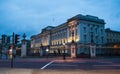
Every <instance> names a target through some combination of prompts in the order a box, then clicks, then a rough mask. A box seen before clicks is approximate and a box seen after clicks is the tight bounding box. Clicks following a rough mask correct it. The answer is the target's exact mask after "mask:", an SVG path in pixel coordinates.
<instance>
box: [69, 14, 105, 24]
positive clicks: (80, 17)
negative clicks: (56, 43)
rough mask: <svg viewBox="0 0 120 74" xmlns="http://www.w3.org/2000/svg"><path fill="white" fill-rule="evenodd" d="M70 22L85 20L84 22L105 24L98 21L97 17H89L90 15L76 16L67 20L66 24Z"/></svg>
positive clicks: (102, 21) (101, 20) (100, 20)
mask: <svg viewBox="0 0 120 74" xmlns="http://www.w3.org/2000/svg"><path fill="white" fill-rule="evenodd" d="M71 20H86V21H91V22H96V23H101V24H105V22H104V20H103V19H99V18H98V17H96V16H91V15H81V14H78V15H76V16H74V17H72V18H70V19H68V22H69V21H71Z"/></svg>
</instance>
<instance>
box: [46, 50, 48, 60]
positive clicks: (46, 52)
mask: <svg viewBox="0 0 120 74" xmlns="http://www.w3.org/2000/svg"><path fill="white" fill-rule="evenodd" d="M48 52H49V49H46V53H47V58H48Z"/></svg>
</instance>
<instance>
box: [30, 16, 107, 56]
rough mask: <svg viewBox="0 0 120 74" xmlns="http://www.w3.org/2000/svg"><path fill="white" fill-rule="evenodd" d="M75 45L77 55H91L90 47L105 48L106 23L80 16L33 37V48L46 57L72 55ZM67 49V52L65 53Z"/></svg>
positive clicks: (92, 17)
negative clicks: (47, 52)
mask: <svg viewBox="0 0 120 74" xmlns="http://www.w3.org/2000/svg"><path fill="white" fill-rule="evenodd" d="M72 43H75V53H76V55H79V54H82V53H84V54H89V46H90V44H91V43H94V45H96V46H103V45H105V43H106V34H105V22H104V20H103V19H99V18H98V17H95V16H91V15H81V14H78V15H76V16H74V17H72V18H69V19H68V20H67V22H65V23H63V24H61V25H58V26H56V27H52V26H48V27H46V28H44V29H42V32H41V33H39V34H38V35H33V36H31V48H33V50H34V52H40V55H44V54H45V53H44V52H46V49H49V53H54V52H56V53H64V52H65V53H66V54H68V55H71V52H74V51H72V50H71V44H72ZM64 49H65V51H64Z"/></svg>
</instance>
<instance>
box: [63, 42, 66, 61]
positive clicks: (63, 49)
mask: <svg viewBox="0 0 120 74" xmlns="http://www.w3.org/2000/svg"><path fill="white" fill-rule="evenodd" d="M63 46H64V48H63V50H64V52H63V60H65V59H66V58H65V43H63Z"/></svg>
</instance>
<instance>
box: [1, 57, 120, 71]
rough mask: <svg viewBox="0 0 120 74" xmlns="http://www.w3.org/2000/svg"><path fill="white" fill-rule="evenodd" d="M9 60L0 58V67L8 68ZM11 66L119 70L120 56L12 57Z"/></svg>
mask: <svg viewBox="0 0 120 74" xmlns="http://www.w3.org/2000/svg"><path fill="white" fill-rule="evenodd" d="M10 67H11V64H10V60H0V68H10ZM13 68H20V69H42V70H43V69H45V70H78V69H79V70H120V58H100V59H96V58H95V59H85V58H80V59H70V58H67V59H66V60H63V59H62V58H27V59H14V62H13Z"/></svg>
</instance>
